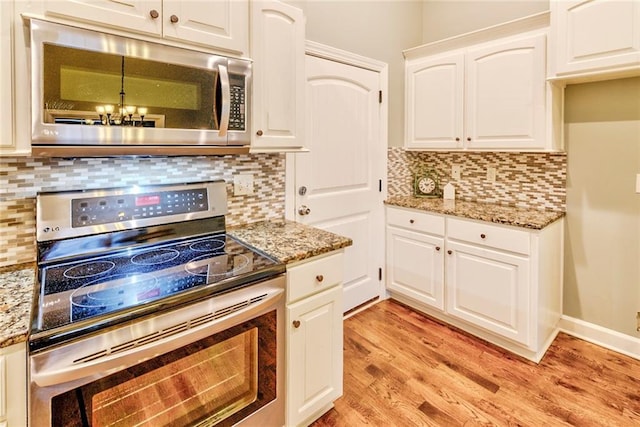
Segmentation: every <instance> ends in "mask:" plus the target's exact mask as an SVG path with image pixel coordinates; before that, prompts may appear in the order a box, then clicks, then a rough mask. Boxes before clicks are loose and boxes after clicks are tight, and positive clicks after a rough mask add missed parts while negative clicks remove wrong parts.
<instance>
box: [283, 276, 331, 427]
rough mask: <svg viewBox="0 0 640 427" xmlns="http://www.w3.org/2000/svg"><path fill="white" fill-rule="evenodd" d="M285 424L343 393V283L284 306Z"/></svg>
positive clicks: (299, 420) (298, 420)
mask: <svg viewBox="0 0 640 427" xmlns="http://www.w3.org/2000/svg"><path fill="white" fill-rule="evenodd" d="M287 320H288V332H287V333H288V342H287V366H288V376H287V425H289V426H295V425H299V424H300V423H302V422H303V421H305V420H307V419H308V418H309V417H310V416H312V415H314V414H315V413H316V412H317V411H318V410H320V409H321V408H323V407H324V406H326V405H328V404H330V403H331V402H333V401H334V400H335V399H336V398H338V397H340V396H341V395H342V366H343V362H342V345H343V344H342V286H335V287H334V288H332V289H329V290H326V291H324V292H321V293H319V294H316V295H314V296H311V297H309V298H306V299H304V300H301V301H300V302H297V303H295V304H292V305H289V306H288V309H287Z"/></svg>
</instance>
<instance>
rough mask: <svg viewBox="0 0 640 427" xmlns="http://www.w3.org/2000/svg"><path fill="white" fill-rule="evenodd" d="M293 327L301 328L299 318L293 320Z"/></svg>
mask: <svg viewBox="0 0 640 427" xmlns="http://www.w3.org/2000/svg"><path fill="white" fill-rule="evenodd" d="M293 327H294V328H296V329H297V328H299V327H300V321H299V320H294V321H293Z"/></svg>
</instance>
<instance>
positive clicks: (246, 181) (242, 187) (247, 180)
mask: <svg viewBox="0 0 640 427" xmlns="http://www.w3.org/2000/svg"><path fill="white" fill-rule="evenodd" d="M249 194H253V175H251V174H240V175H235V176H234V177H233V195H234V196H245V195H249Z"/></svg>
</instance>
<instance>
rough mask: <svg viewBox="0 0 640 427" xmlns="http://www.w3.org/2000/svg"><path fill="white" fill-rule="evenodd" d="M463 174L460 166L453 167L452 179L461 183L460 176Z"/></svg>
mask: <svg viewBox="0 0 640 427" xmlns="http://www.w3.org/2000/svg"><path fill="white" fill-rule="evenodd" d="M461 172H462V166H460V165H451V178H452V179H454V180H456V181H460V174H461Z"/></svg>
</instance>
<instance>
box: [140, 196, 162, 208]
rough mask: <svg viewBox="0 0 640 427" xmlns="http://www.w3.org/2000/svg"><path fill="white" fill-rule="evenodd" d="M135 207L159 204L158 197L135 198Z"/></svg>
mask: <svg viewBox="0 0 640 427" xmlns="http://www.w3.org/2000/svg"><path fill="white" fill-rule="evenodd" d="M135 203H136V206H152V205H159V204H160V195H158V194H153V195H145V196H137V197H136V201H135Z"/></svg>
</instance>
